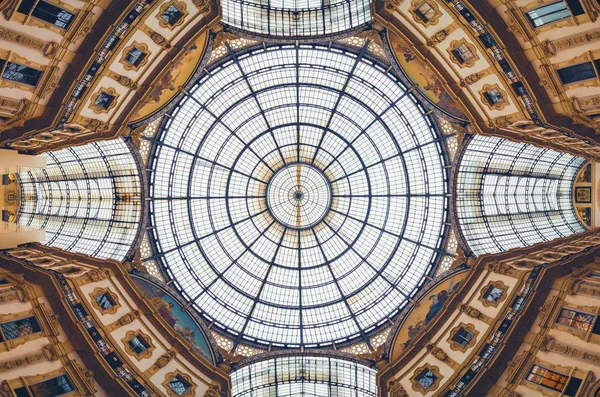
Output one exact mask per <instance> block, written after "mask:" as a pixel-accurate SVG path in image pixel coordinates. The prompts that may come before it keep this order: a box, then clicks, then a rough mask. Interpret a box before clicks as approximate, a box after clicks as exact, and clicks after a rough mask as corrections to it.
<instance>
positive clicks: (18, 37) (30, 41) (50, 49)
mask: <svg viewBox="0 0 600 397" xmlns="http://www.w3.org/2000/svg"><path fill="white" fill-rule="evenodd" d="M0 39H4V40H8V41H12V42H13V43H18V44H22V45H24V46H26V47H29V48H33V49H34V50H39V51H41V52H42V53H43V54H44V55H46V56H50V55H52V54H53V53H54V52H55V51H56V43H49V42H47V41H44V40H40V39H38V38H35V37H32V36H28V35H25V34H23V33H19V32H15V31H14V30H11V29H7V28H4V27H3V28H0Z"/></svg>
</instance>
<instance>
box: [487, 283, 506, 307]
mask: <svg viewBox="0 0 600 397" xmlns="http://www.w3.org/2000/svg"><path fill="white" fill-rule="evenodd" d="M503 293H504V290H502V289H500V288H496V287H494V286H493V285H490V287H489V288H488V289H487V291H486V292H485V300H487V301H488V302H492V303H498V301H499V300H500V298H501V297H502V294H503Z"/></svg>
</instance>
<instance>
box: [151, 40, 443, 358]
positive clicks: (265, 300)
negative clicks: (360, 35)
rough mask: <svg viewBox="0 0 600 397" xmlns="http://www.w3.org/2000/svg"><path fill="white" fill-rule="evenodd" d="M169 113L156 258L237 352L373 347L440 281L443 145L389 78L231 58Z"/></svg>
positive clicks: (296, 52)
mask: <svg viewBox="0 0 600 397" xmlns="http://www.w3.org/2000/svg"><path fill="white" fill-rule="evenodd" d="M171 113H172V114H171V116H170V117H168V118H167V121H166V122H165V124H164V125H163V126H162V127H161V128H162V130H161V131H160V132H159V134H158V135H157V138H155V139H153V142H154V145H153V159H152V160H151V162H150V167H151V168H152V170H153V171H152V178H151V192H150V193H151V196H152V201H151V208H150V213H151V223H152V226H153V228H152V235H151V237H152V240H153V243H154V244H155V252H156V256H155V257H154V258H153V259H156V260H158V261H159V262H160V263H161V264H162V267H163V269H164V271H165V275H166V278H167V279H172V280H173V281H172V284H171V285H172V286H173V287H175V288H177V289H178V290H179V291H180V292H181V294H182V295H183V296H185V297H186V298H187V299H188V300H189V301H190V303H191V306H192V307H194V308H195V309H196V310H198V311H199V312H200V313H202V315H203V316H204V317H205V318H206V319H207V321H209V322H211V323H212V324H213V329H216V330H218V331H220V332H222V333H224V334H226V335H229V336H230V337H232V338H233V339H234V340H235V341H236V343H239V342H241V341H244V343H255V344H265V345H267V344H272V345H273V346H280V347H284V346H285V347H298V346H301V345H302V346H308V347H311V346H315V347H316V346H323V345H331V343H334V342H335V343H341V342H344V341H349V340H354V339H357V338H361V337H362V338H363V339H364V340H366V341H367V343H368V338H367V337H366V336H367V334H369V333H371V332H375V331H376V330H378V329H379V328H381V327H382V326H384V325H385V324H386V323H387V322H388V319H390V318H392V317H393V316H394V315H395V314H397V312H398V311H399V309H400V308H401V307H403V306H404V305H405V304H406V301H407V299H408V298H409V297H410V296H412V295H414V294H415V293H416V291H417V290H418V288H419V287H420V286H421V285H422V284H423V282H424V279H425V276H426V275H430V274H431V273H432V271H433V270H434V268H435V266H436V264H437V262H438V261H439V257H440V252H441V251H440V246H441V244H442V240H443V235H444V233H445V225H444V222H445V220H446V212H447V209H446V208H447V198H446V193H447V178H446V172H445V170H444V169H443V166H444V160H443V157H442V152H441V147H440V143H439V142H440V140H439V138H438V136H437V134H436V132H435V131H434V128H433V127H432V124H431V121H430V119H429V118H428V117H427V116H425V115H424V113H425V111H424V109H423V108H422V107H421V105H420V104H419V103H418V102H417V100H416V99H415V98H414V97H413V96H412V94H410V93H409V92H407V89H406V87H404V86H403V85H402V83H400V82H399V81H398V80H397V79H396V78H395V77H394V76H393V75H392V74H391V73H386V68H384V67H381V66H379V65H377V64H375V63H373V62H372V61H370V60H369V59H366V58H365V57H364V56H362V55H359V54H355V53H352V52H347V51H345V50H340V49H336V48H331V49H328V48H327V47H320V46H313V45H310V46H309V45H306V46H299V47H295V46H287V45H284V46H274V47H268V48H267V49H262V48H261V49H255V50H253V51H251V52H245V53H237V54H236V53H231V54H230V56H229V58H228V59H225V60H224V61H223V62H222V63H220V64H218V65H216V66H215V67H214V68H213V69H212V70H210V75H208V74H207V75H205V76H203V77H201V78H200V81H199V82H198V84H197V85H196V86H195V87H193V88H192V89H190V90H189V94H187V96H185V97H184V98H183V99H182V100H181V102H180V103H179V104H178V105H177V106H176V107H175V109H174V110H173V111H172V112H171Z"/></svg>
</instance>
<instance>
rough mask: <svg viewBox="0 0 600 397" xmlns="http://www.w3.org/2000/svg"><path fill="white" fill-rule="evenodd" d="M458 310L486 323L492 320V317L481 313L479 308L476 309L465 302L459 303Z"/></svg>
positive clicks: (490, 322)
mask: <svg viewBox="0 0 600 397" xmlns="http://www.w3.org/2000/svg"><path fill="white" fill-rule="evenodd" d="M460 311H461V312H463V313H465V314H466V315H467V316H469V317H471V318H474V319H476V320H479V321H483V322H484V323H486V324H492V323H493V322H494V319H493V318H492V317H490V316H487V315H485V314H483V313H482V312H480V311H479V310H477V309H475V308H474V307H471V306H469V305H467V304H463V305H461V307H460Z"/></svg>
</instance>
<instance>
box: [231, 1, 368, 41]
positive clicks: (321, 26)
mask: <svg viewBox="0 0 600 397" xmlns="http://www.w3.org/2000/svg"><path fill="white" fill-rule="evenodd" d="M221 6H222V8H223V23H225V24H227V25H230V26H233V27H234V28H238V29H242V30H246V31H249V32H252V33H258V34H264V35H272V36H286V37H310V36H323V35H329V34H333V33H339V32H343V31H347V30H350V29H352V28H355V27H358V26H360V25H363V24H366V23H368V22H370V21H371V2H370V1H367V0H336V1H322V0H275V1H272V0H270V1H264V0H223V1H222V2H221Z"/></svg>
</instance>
